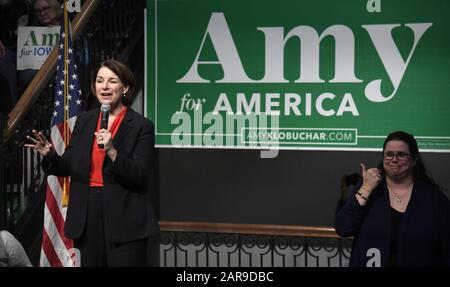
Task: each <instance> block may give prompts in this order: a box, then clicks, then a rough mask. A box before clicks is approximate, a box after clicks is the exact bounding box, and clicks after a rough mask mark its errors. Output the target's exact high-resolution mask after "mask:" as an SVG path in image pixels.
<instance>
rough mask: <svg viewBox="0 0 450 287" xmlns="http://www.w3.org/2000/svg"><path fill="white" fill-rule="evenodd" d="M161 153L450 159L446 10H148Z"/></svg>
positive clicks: (176, 6) (157, 6)
mask: <svg viewBox="0 0 450 287" xmlns="http://www.w3.org/2000/svg"><path fill="white" fill-rule="evenodd" d="M147 4H148V5H147V7H148V9H147V13H148V14H147V59H148V61H147V71H148V73H147V75H148V79H147V94H148V105H147V116H148V117H149V118H151V119H152V120H153V121H154V122H155V125H156V131H155V134H156V145H157V146H159V147H199V148H243V149H245V148H256V149H266V148H267V147H271V148H273V147H276V148H279V149H310V150H380V148H381V146H382V143H383V140H384V138H385V137H386V135H387V134H388V133H390V132H392V131H396V130H404V131H407V132H409V133H412V134H413V135H415V137H416V138H417V140H418V142H419V146H420V148H421V150H422V151H434V152H450V113H449V112H448V111H447V110H448V108H449V107H450V38H449V35H450V20H449V17H448V16H447V12H448V11H450V1H448V0H432V1H425V0H420V1H419V0H396V1H386V0H380V1H376V0H369V1H362V0H345V1H329V0H315V1H306V0H277V1H274V0H258V1H256V0H239V1H238V0H175V1H165V0H148V2H147Z"/></svg>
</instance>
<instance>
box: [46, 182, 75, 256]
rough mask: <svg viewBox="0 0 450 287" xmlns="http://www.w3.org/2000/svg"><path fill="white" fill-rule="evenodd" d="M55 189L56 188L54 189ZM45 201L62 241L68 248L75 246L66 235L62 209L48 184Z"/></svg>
mask: <svg viewBox="0 0 450 287" xmlns="http://www.w3.org/2000/svg"><path fill="white" fill-rule="evenodd" d="M53 190H54V189H53ZM45 203H46V204H47V208H48V210H49V213H50V216H51V217H52V219H53V223H54V225H55V227H56V230H57V231H58V233H59V236H61V239H62V241H63V242H64V245H65V246H66V248H67V249H70V248H73V244H72V240H69V239H67V238H65V236H64V218H63V216H62V214H61V210H60V209H59V207H58V203H57V202H56V199H55V197H54V194H53V192H52V190H50V188H48V186H47V196H46V199H45Z"/></svg>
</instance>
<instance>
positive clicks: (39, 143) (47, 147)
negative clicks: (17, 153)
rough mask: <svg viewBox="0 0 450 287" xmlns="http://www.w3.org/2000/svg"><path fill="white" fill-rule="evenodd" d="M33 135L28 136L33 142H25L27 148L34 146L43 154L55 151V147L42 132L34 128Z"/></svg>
mask: <svg viewBox="0 0 450 287" xmlns="http://www.w3.org/2000/svg"><path fill="white" fill-rule="evenodd" d="M32 132H33V137H30V136H27V139H28V140H30V141H31V142H33V143H32V144H25V145H24V146H25V147H26V148H30V149H31V148H32V149H34V150H35V151H37V152H38V153H39V154H40V155H42V156H48V155H52V154H53V153H55V148H54V147H53V145H52V144H51V143H50V142H49V141H48V140H47V138H46V137H45V136H44V134H43V133H42V132H37V131H36V130H33V131H32Z"/></svg>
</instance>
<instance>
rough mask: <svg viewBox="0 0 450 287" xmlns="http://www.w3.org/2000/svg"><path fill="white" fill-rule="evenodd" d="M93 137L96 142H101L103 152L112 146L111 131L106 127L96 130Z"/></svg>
mask: <svg viewBox="0 0 450 287" xmlns="http://www.w3.org/2000/svg"><path fill="white" fill-rule="evenodd" d="M95 138H96V140H97V144H102V145H103V146H104V147H103V149H104V150H105V152H108V151H109V150H110V149H112V148H113V145H112V136H111V133H110V132H108V131H107V130H106V129H101V130H99V131H98V132H95Z"/></svg>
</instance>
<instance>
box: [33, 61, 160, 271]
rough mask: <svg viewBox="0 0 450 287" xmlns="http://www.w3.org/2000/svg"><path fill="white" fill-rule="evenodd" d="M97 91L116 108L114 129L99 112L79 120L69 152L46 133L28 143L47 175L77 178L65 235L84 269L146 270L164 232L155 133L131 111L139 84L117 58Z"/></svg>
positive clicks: (100, 73)
mask: <svg viewBox="0 0 450 287" xmlns="http://www.w3.org/2000/svg"><path fill="white" fill-rule="evenodd" d="M94 75H95V79H94V80H93V83H92V92H93V93H94V94H95V95H96V97H97V99H98V101H99V102H100V103H101V104H102V105H105V104H106V106H108V105H109V107H110V112H109V117H108V128H107V129H105V128H103V129H102V128H101V124H100V122H101V112H100V111H99V110H97V109H96V110H91V111H89V112H86V113H83V114H81V115H79V117H78V118H77V121H76V124H75V127H74V131H73V133H72V138H71V142H70V144H69V146H68V147H67V149H66V150H65V152H64V154H62V155H58V154H57V153H56V152H55V149H54V147H53V145H52V144H51V143H50V142H49V141H48V140H47V139H46V138H45V137H44V136H43V134H42V133H41V132H39V133H38V132H36V131H33V134H34V136H33V137H28V138H29V140H30V141H32V144H27V145H25V146H26V147H28V148H33V149H35V150H36V151H38V152H39V153H40V154H41V155H42V156H43V157H44V160H43V163H42V166H43V169H44V170H45V171H46V172H47V173H49V174H53V175H56V176H71V181H70V199H69V206H68V210H67V218H66V222H65V227H64V233H65V236H67V237H68V238H71V239H73V240H74V246H75V247H76V248H78V249H79V250H80V253H81V266H144V265H146V262H149V261H151V260H149V259H148V258H146V254H147V242H148V241H149V239H150V238H154V236H157V235H158V233H159V227H158V221H157V215H156V214H155V202H154V200H153V199H154V194H153V192H154V183H155V180H156V179H155V178H154V176H155V175H156V174H157V173H156V172H155V170H156V168H157V166H156V160H155V150H154V127H153V124H152V122H151V121H149V120H148V119H146V118H145V117H143V116H142V115H139V114H137V113H136V112H134V111H133V110H132V109H131V108H129V107H128V105H130V104H131V102H132V96H133V90H134V86H135V79H134V76H133V74H132V72H131V71H130V70H129V69H128V68H127V67H126V66H125V65H124V64H122V63H120V62H118V61H116V60H107V61H105V62H103V63H102V64H101V65H100V67H99V68H98V70H97V73H95V74H94Z"/></svg>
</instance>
